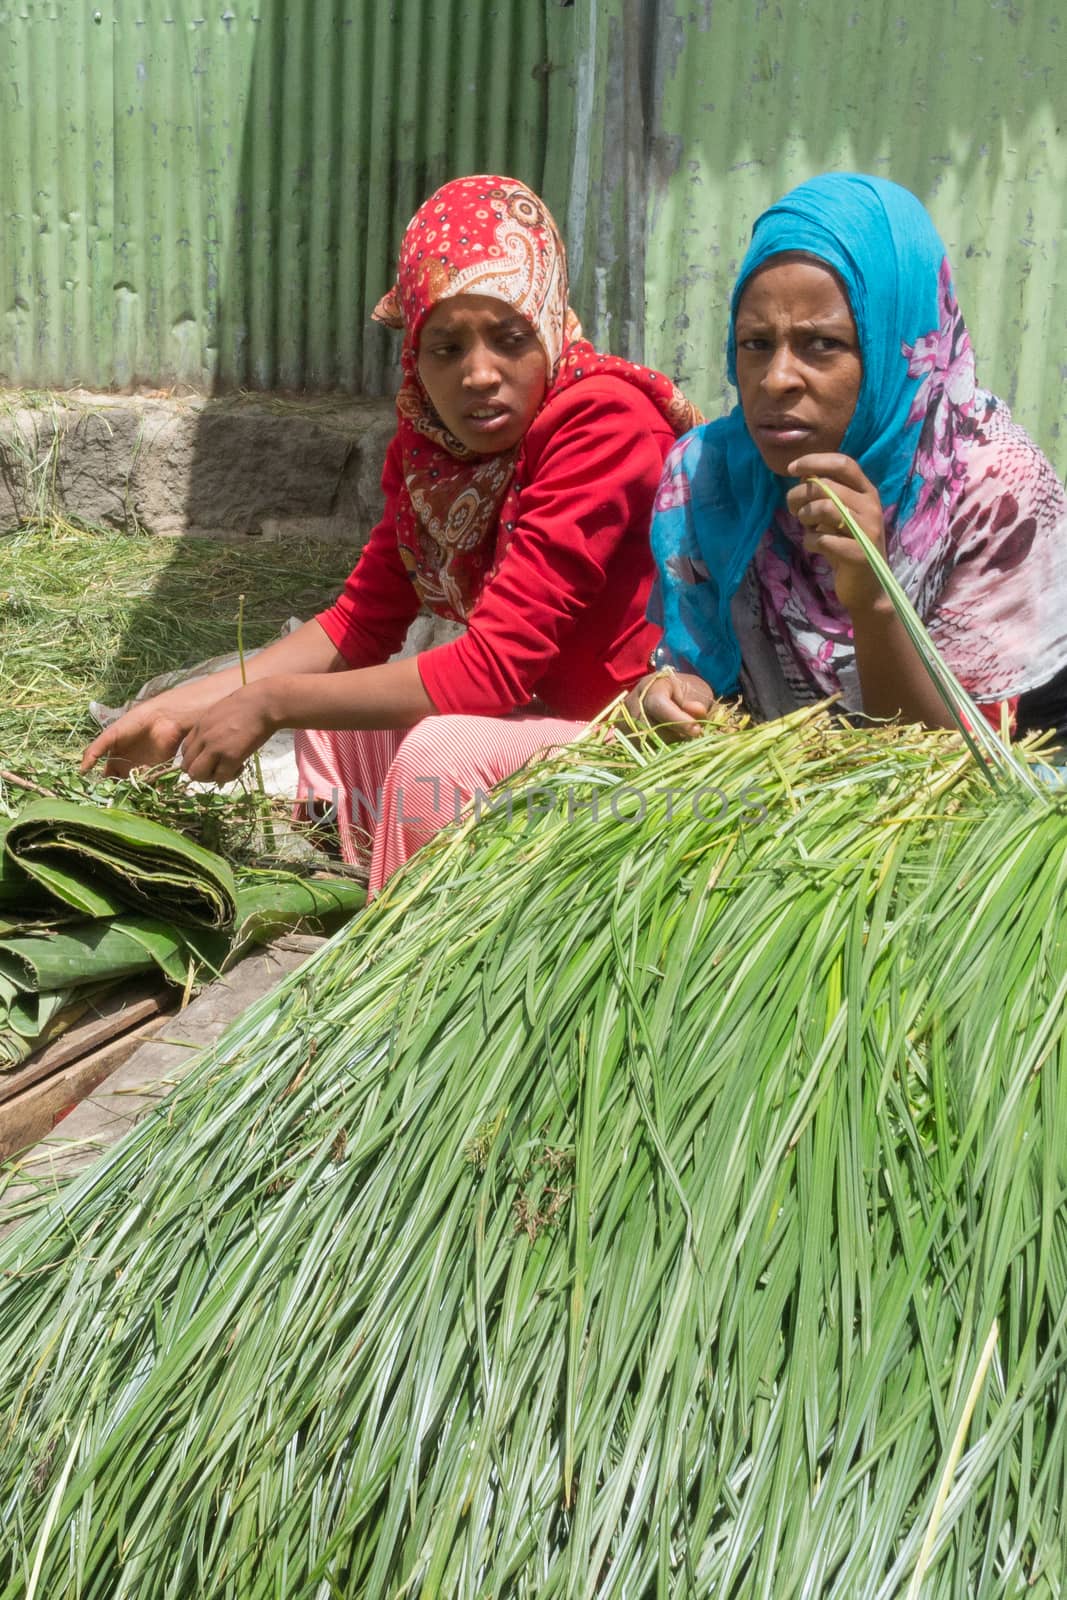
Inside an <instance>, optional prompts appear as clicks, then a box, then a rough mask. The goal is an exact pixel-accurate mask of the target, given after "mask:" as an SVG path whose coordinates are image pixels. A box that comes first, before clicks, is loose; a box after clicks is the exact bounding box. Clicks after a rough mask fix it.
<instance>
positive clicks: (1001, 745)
mask: <svg viewBox="0 0 1067 1600" xmlns="http://www.w3.org/2000/svg"><path fill="white" fill-rule="evenodd" d="M811 481H812V483H816V484H818V486H819V488H820V489H821V490H822V492H823V493H824V494H825V495H826V496H827V497H828V498H829V499H830V500H832V501H833V503H834V505H835V506H836V507H837V510H838V513H839V515H840V517H841V520H842V523H843V524H844V526H845V527H846V528H847V529H848V531H849V533H850V534H851V535H852V537H853V538H854V539H855V540H856V542H857V544H858V545H859V546H860V548H861V550H862V551H863V553H864V555H865V556H866V557H867V560H868V561H869V562H870V564H871V566H872V567H873V569H874V571H875V574H876V576H877V578H878V581H879V583H880V584H881V585H882V588H883V589H884V590H885V592H886V594H887V595H888V596H889V598H890V600H891V601H892V604H893V609H894V611H895V612H896V614H897V616H898V617H899V618H900V621H901V623H902V625H903V627H904V630H905V632H906V633H907V635H908V638H909V639H910V640H911V642H912V644H913V645H914V646H915V650H916V654H917V655H918V656H919V659H920V660H921V661H922V664H923V666H924V667H925V669H926V671H927V673H928V674H929V676H930V680H931V682H932V683H933V684H934V686H935V687H936V689H937V691H938V693H939V694H940V696H941V698H942V700H943V701H944V702H945V705H946V706H947V708H948V710H949V711H950V712H951V713H952V718H953V721H954V722H955V724H956V726H957V728H958V729H959V731H960V733H961V734H962V736H963V738H964V741H965V742H966V745H967V748H968V749H969V750H970V752H971V754H972V755H973V756H974V758H975V760H976V761H977V762H978V764H979V766H981V768H982V769H983V771H985V772H986V773H987V774H988V776H989V781H990V782H991V783H993V784H994V785H996V784H997V783H998V781H999V780H1003V781H1004V782H1005V783H1006V784H1007V786H1008V787H1009V788H1014V789H1017V790H1020V791H1023V792H1025V793H1026V794H1028V795H1030V796H1031V797H1032V798H1035V799H1044V797H1045V793H1044V789H1043V787H1042V785H1041V784H1040V783H1039V782H1038V780H1037V779H1036V778H1035V777H1034V775H1033V773H1032V771H1031V770H1030V767H1029V766H1028V765H1027V763H1026V762H1025V761H1022V760H1020V759H1019V757H1018V756H1017V755H1016V753H1015V751H1014V750H1013V749H1012V748H1011V746H1010V744H1008V743H1006V742H1005V741H1004V740H1003V739H1001V738H999V737H998V736H997V734H996V733H995V732H994V730H993V729H992V727H991V726H990V724H989V722H988V720H987V719H986V717H985V716H984V715H983V714H982V712H981V711H980V710H979V709H978V707H977V705H976V704H975V702H974V701H973V700H972V699H971V696H970V695H969V694H968V693H967V691H966V689H965V688H964V687H963V685H962V684H961V683H960V681H959V679H958V678H957V677H956V676H955V674H954V673H953V672H952V670H951V669H950V668H949V667H948V666H947V665H946V664H945V661H944V659H943V657H942V656H941V653H940V651H939V650H938V649H937V646H936V645H935V644H934V642H933V640H932V639H931V637H930V635H929V633H928V632H927V631H926V628H925V626H924V624H923V621H922V618H921V617H920V616H919V613H918V612H917V611H916V609H915V607H914V606H913V605H912V603H911V600H910V599H909V597H908V595H907V593H906V592H905V590H904V588H903V586H902V585H901V584H900V583H899V582H898V580H897V578H896V577H895V576H894V573H893V570H892V568H891V567H890V565H889V563H888V561H887V560H886V559H885V557H884V556H883V554H882V552H881V551H880V550H879V549H878V548H877V547H876V546H875V545H874V543H873V542H872V541H871V539H870V538H869V537H868V536H867V534H866V533H865V532H864V530H863V528H861V527H860V525H859V523H858V522H857V521H856V519H855V517H854V516H853V515H852V513H851V512H850V511H849V509H848V507H847V506H846V505H845V503H844V502H843V501H842V500H841V498H840V496H839V495H838V494H837V493H836V491H835V490H834V489H832V488H831V487H830V485H829V484H828V483H826V482H824V481H823V479H822V478H813V479H812V480H811Z"/></svg>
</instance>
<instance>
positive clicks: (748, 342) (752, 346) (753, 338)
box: [738, 333, 770, 350]
mask: <svg viewBox="0 0 1067 1600" xmlns="http://www.w3.org/2000/svg"><path fill="white" fill-rule="evenodd" d="M738 344H739V345H740V348H741V349H742V350H766V349H768V348H769V346H770V340H769V339H763V338H761V337H760V335H759V334H756V333H754V334H751V335H750V336H749V337H748V338H747V339H739V340H738Z"/></svg>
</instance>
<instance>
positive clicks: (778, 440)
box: [756, 419, 812, 444]
mask: <svg viewBox="0 0 1067 1600" xmlns="http://www.w3.org/2000/svg"><path fill="white" fill-rule="evenodd" d="M756 432H757V433H758V434H759V435H760V437H761V438H762V439H766V440H767V441H768V442H769V443H771V444H803V442H804V440H805V439H808V438H810V437H811V432H812V430H811V428H809V427H808V426H807V425H806V424H805V423H803V422H794V421H792V420H791V419H787V420H785V421H782V422H760V423H757V425H756Z"/></svg>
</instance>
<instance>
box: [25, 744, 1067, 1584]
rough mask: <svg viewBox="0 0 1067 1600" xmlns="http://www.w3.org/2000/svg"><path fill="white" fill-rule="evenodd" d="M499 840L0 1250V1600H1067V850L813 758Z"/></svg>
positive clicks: (642, 758) (1022, 818)
mask: <svg viewBox="0 0 1067 1600" xmlns="http://www.w3.org/2000/svg"><path fill="white" fill-rule="evenodd" d="M530 793H533V791H530ZM536 793H537V795H538V798H539V805H538V809H540V810H544V809H545V806H546V805H547V804H548V802H549V801H550V802H551V814H550V815H542V816H541V817H540V819H539V820H538V821H536V822H534V821H531V820H530V808H524V807H523V805H522V804H521V803H520V804H516V805H515V806H514V807H512V808H505V807H504V806H503V805H502V804H500V803H498V806H497V809H496V810H495V811H494V813H493V814H492V815H490V816H487V817H483V819H482V820H481V821H480V822H479V823H477V824H476V825H475V824H473V823H472V824H471V825H470V826H469V827H468V828H467V829H465V830H464V831H463V832H462V833H461V834H460V835H459V836H458V838H454V839H452V840H451V841H442V842H440V843H439V844H438V845H437V846H436V847H431V848H430V849H429V850H428V851H427V852H425V854H424V856H423V858H421V859H420V860H419V861H418V862H417V863H415V864H413V868H412V870H410V871H408V872H406V873H405V874H403V875H402V877H401V878H400V879H398V880H396V881H395V883H394V885H392V886H391V887H390V890H389V892H388V893H387V894H386V895H384V896H383V897H382V898H381V900H380V901H379V902H378V903H377V906H376V907H375V908H373V909H372V911H371V913H370V914H369V916H367V917H366V918H364V919H361V922H360V923H359V924H357V925H355V927H354V929H353V932H352V933H351V934H345V933H342V934H341V935H340V936H338V937H337V938H336V939H335V940H334V941H333V943H332V944H331V945H329V946H327V947H325V949H324V950H323V951H322V952H320V954H319V956H318V957H317V958H316V959H314V960H313V961H312V962H311V963H310V964H308V965H307V966H306V967H305V968H304V969H303V970H302V971H301V972H299V973H297V974H296V975H294V977H293V978H292V979H291V980H289V981H288V982H287V984H286V985H285V986H284V988H283V989H282V990H281V991H278V992H276V993H275V994H274V995H272V996H270V997H268V999H266V1000H265V1001H263V1002H261V1003H260V1004H259V1005H257V1006H256V1007H254V1008H253V1009H252V1010H251V1011H250V1012H248V1013H247V1014H246V1016H245V1017H244V1018H243V1019H241V1021H240V1022H239V1023H238V1024H237V1025H236V1026H235V1027H234V1028H233V1029H231V1031H230V1032H229V1034H228V1035H227V1036H226V1037H225V1039H223V1040H222V1041H221V1042H220V1044H219V1045H218V1046H217V1047H215V1048H214V1049H213V1050H211V1051H209V1052H208V1053H207V1054H206V1055H205V1056H204V1057H203V1058H202V1059H201V1061H200V1062H199V1063H198V1065H197V1067H196V1068H195V1069H194V1070H193V1072H192V1074H191V1075H190V1077H189V1078H188V1079H187V1080H185V1081H184V1082H183V1084H182V1085H181V1086H180V1087H179V1088H178V1089H177V1090H176V1091H175V1093H174V1094H173V1095H172V1096H171V1097H170V1098H169V1100H168V1102H167V1103H166V1104H165V1105H164V1106H162V1107H161V1108H160V1111H159V1113H158V1114H157V1115H155V1116H153V1117H152V1118H150V1119H149V1120H147V1121H146V1122H145V1123H143V1124H142V1125H140V1126H139V1127H138V1128H137V1129H136V1130H135V1131H134V1133H133V1134H132V1135H131V1137H130V1138H129V1139H127V1140H126V1141H124V1143H123V1144H122V1145H121V1146H120V1147H118V1148H117V1149H116V1150H114V1151H113V1152H111V1153H110V1154H109V1155H107V1156H106V1157H105V1158H104V1159H103V1161H102V1162H101V1163H100V1164H99V1165H98V1166H97V1167H96V1168H95V1169H94V1170H93V1171H91V1172H90V1173H89V1174H87V1175H86V1176H85V1177H84V1178H82V1179H80V1180H79V1181H78V1182H76V1183H75V1184H74V1185H73V1186H72V1187H71V1188H70V1189H69V1190H68V1191H65V1192H63V1193H61V1194H60V1195H59V1196H58V1197H57V1198H56V1200H55V1201H54V1203H52V1204H51V1206H50V1207H49V1208H47V1209H46V1210H44V1211H43V1212H42V1213H41V1214H40V1215H38V1216H37V1217H35V1218H33V1219H31V1220H30V1221H28V1222H26V1223H24V1224H23V1225H22V1227H21V1228H20V1229H19V1230H18V1231H17V1232H16V1233H15V1234H14V1235H13V1236H12V1237H11V1238H10V1239H9V1240H8V1241H7V1242H6V1243H5V1244H4V1245H3V1246H0V1416H2V1417H3V1418H4V1419H5V1420H4V1423H3V1428H2V1431H0V1527H2V1530H3V1532H2V1534H0V1540H2V1544H0V1552H2V1554H0V1595H3V1596H4V1597H5V1600H14V1597H15V1596H18V1597H19V1600H39V1597H40V1596H43V1595H47V1596H48V1597H49V1600H52V1597H58V1596H65V1597H66V1596H78V1597H84V1600H89V1597H93V1600H96V1597H99V1600H103V1597H105V1596H107V1597H109V1600H111V1597H119V1596H121V1597H123V1600H132V1597H144V1600H149V1597H151V1600H165V1597H171V1596H188V1595H196V1596H198V1597H204V1600H207V1597H216V1596H218V1597H223V1596H225V1597H227V1600H238V1597H241V1600H244V1597H248V1600H252V1597H257V1600H258V1597H264V1600H266V1597H268V1596H270V1597H272V1600H288V1597H298V1596H299V1597H301V1600H305V1597H306V1600H328V1597H332V1596H340V1595H344V1596H346V1597H350V1600H355V1597H358V1596H366V1597H368V1600H371V1597H372V1600H386V1597H397V1600H399V1597H400V1596H404V1597H405V1600H411V1597H415V1596H422V1597H430V1596H437V1597H448V1600H454V1597H462V1600H481V1597H488V1596H494V1597H502V1596H508V1597H509V1600H524V1597H533V1596H537V1597H538V1600H550V1597H564V1596H567V1597H586V1600H593V1597H598V1600H599V1597H607V1596H616V1597H621V1596H626V1597H627V1600H638V1597H640V1600H643V1597H646V1596H647V1597H656V1600H659V1597H664V1596H678V1597H682V1596H686V1597H688V1596H702V1597H703V1596H706V1597H709V1600H710V1597H712V1596H714V1597H716V1600H719V1597H723V1600H725V1597H733V1596H738V1597H739V1596H761V1597H766V1596H773V1600H801V1597H813V1596H819V1597H824V1596H839V1597H842V1600H888V1597H890V1596H895V1595H901V1596H904V1595H910V1594H912V1593H915V1592H921V1593H922V1595H923V1596H924V1597H925V1596H930V1597H938V1600H940V1597H944V1600H949V1597H952V1600H956V1597H962V1596H966V1597H968V1600H971V1597H973V1600H979V1597H980V1600H987V1597H992V1596H998V1597H999V1596H1016V1595H1018V1596H1021V1595H1023V1594H1026V1595H1029V1596H1042V1597H1046V1600H1047V1597H1052V1596H1058V1595H1060V1594H1061V1593H1062V1592H1063V1590H1064V1588H1065V1586H1067V1556H1065V1521H1067V1516H1065V1509H1064V1508H1065V1505H1067V1404H1065V1401H1067V1393H1065V1390H1067V1206H1065V1195H1067V1005H1065V999H1067V929H1065V923H1064V918H1063V907H1064V900H1065V891H1067V813H1065V809H1064V805H1063V804H1062V803H1061V801H1060V800H1059V799H1058V798H1056V797H1055V796H1053V797H1051V798H1050V799H1049V800H1048V801H1047V802H1044V801H1043V802H1042V803H1040V804H1034V803H1033V802H1032V801H1031V800H1030V799H1029V798H1028V797H1027V796H1025V795H1024V796H1022V797H1019V796H1017V795H1013V794H1011V793H998V792H996V791H994V790H993V789H991V788H990V787H989V786H988V785H987V784H986V783H985V781H984V779H983V777H982V775H981V773H979V772H978V770H977V769H976V768H975V766H974V764H973V763H972V761H971V759H970V757H969V756H968V755H967V754H966V752H965V751H962V750H961V747H960V744H959V741H958V740H957V739H956V738H955V737H954V736H950V735H932V734H923V733H920V732H917V731H915V730H891V731H885V732H869V731H868V732H858V731H855V730H850V729H848V728H835V727H833V725H832V724H831V723H830V722H829V720H828V719H827V718H826V716H825V715H822V714H817V713H803V714H798V715H797V716H795V717H793V718H790V719H787V721H786V722H784V723H781V724H772V725H768V726H766V727H763V728H757V729H753V730H750V731H748V732H744V733H741V734H732V735H731V736H729V737H723V736H721V735H719V734H718V733H717V732H715V731H714V730H713V731H711V732H710V733H709V734H708V735H707V736H706V737H705V738H703V739H701V740H699V741H694V742H693V743H692V744H691V745H685V746H683V747H681V748H675V749H672V750H670V751H656V750H653V751H651V752H649V751H647V750H642V749H641V748H636V749H634V750H629V749H627V748H626V746H625V743H624V741H622V740H621V739H620V740H616V743H615V746H614V747H613V748H612V749H610V750H601V751H598V752H594V753H593V754H592V755H591V754H590V751H589V749H588V747H579V748H578V749H576V750H575V751H573V752H571V753H570V754H569V755H568V756H567V757H566V758H565V759H563V760H562V761H561V762H560V764H559V767H558V770H556V771H555V772H554V773H553V774H550V775H548V776H543V775H541V774H538V775H537V784H536ZM546 797H547V798H546ZM514 798H516V799H517V800H518V801H519V802H521V800H522V798H523V797H522V795H518V796H516V797H514ZM527 798H529V796H527ZM509 809H510V812H511V814H510V815H509V814H508V813H509Z"/></svg>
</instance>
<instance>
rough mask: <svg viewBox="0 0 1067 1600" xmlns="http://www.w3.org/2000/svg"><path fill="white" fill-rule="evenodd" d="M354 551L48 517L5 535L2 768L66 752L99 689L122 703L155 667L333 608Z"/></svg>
mask: <svg viewBox="0 0 1067 1600" xmlns="http://www.w3.org/2000/svg"><path fill="white" fill-rule="evenodd" d="M357 555H358V549H357V548H356V547H354V546H350V545H338V544H328V543H324V542H321V541H287V542H286V543H285V544H278V543H266V542H255V541H247V542H245V543H242V544H237V543H229V542H224V541H221V540H208V539H187V540H170V539H153V538H150V537H147V536H143V535H142V536H133V535H126V534H117V533H109V532H106V531H103V530H94V531H82V530H79V529H77V528H74V527H72V526H71V525H70V524H65V523H54V524H51V525H49V524H45V525H42V526H39V527H35V528H32V529H24V530H22V531H16V532H11V533H5V534H0V684H2V685H3V693H2V695H0V766H4V767H7V768H9V769H14V770H16V771H18V772H20V773H24V774H27V775H29V774H30V773H32V770H33V769H34V767H39V766H40V764H41V763H42V762H54V763H59V764H65V763H68V762H69V761H70V760H71V759H72V758H73V757H75V756H76V755H78V754H79V753H80V751H81V749H82V748H83V747H84V745H85V744H86V743H87V741H88V740H89V738H90V737H91V736H92V735H93V733H95V732H96V731H97V727H96V724H95V723H94V722H93V720H92V718H91V717H90V715H89V712H88V704H89V701H90V700H98V701H102V702H103V703H104V704H106V705H114V704H119V703H121V702H122V701H124V700H126V699H127V698H129V696H130V695H132V694H134V693H136V691H137V690H138V689H139V688H140V687H141V685H142V684H143V683H145V682H146V681H147V680H148V679H149V678H152V677H154V676H155V675H156V674H157V673H160V672H167V671H171V670H177V669H181V668H187V667H192V666H195V665H196V663H197V662H199V661H202V660H206V659H208V658H210V657H212V656H216V655H223V654H228V653H230V652H232V651H234V650H236V648H237V611H238V599H239V596H240V595H242V594H243V595H244V596H245V622H244V643H245V648H246V649H255V648H256V647H257V646H258V645H262V644H266V643H268V642H269V641H270V640H271V639H272V638H274V637H275V636H276V635H277V633H278V631H279V630H280V628H281V627H282V625H283V624H284V623H285V622H286V621H287V620H288V618H289V617H291V616H298V617H301V618H303V619H306V618H307V617H310V616H311V615H313V613H314V612H315V611H316V610H320V609H321V608H322V607H323V606H324V605H327V604H328V603H329V602H330V601H331V600H332V599H333V598H334V596H335V595H336V594H337V592H338V590H339V588H340V586H341V584H342V583H343V582H344V579H345V578H346V577H347V575H348V573H349V571H350V570H351V568H352V566H353V565H354V562H355V559H356V556H357Z"/></svg>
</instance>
